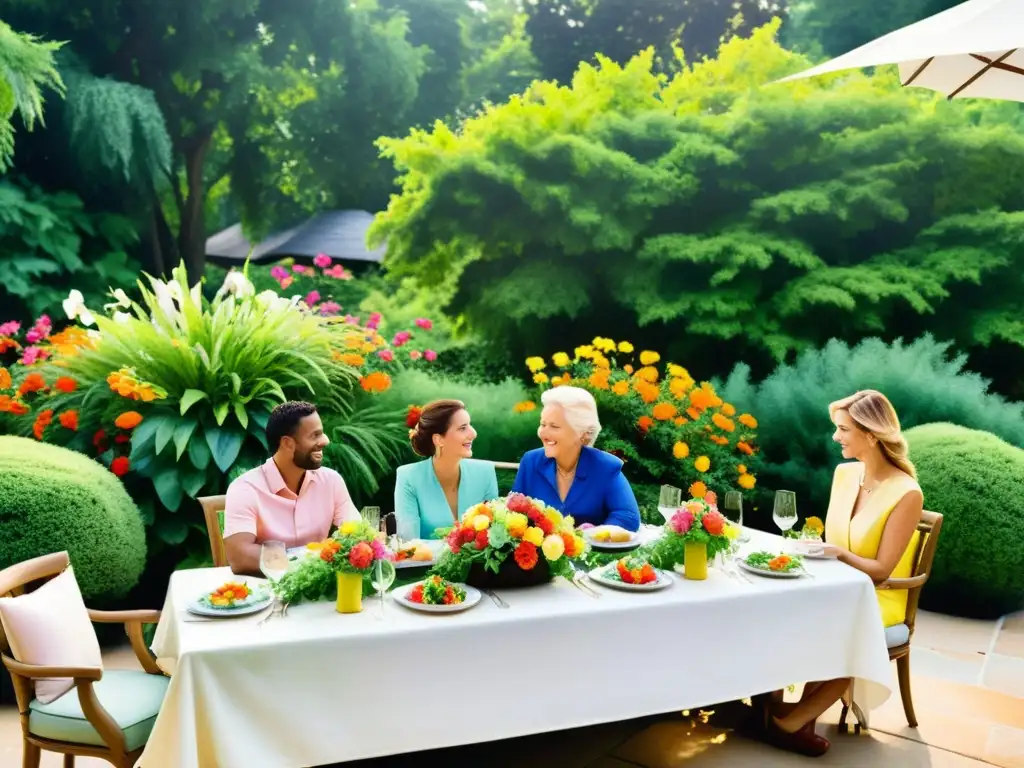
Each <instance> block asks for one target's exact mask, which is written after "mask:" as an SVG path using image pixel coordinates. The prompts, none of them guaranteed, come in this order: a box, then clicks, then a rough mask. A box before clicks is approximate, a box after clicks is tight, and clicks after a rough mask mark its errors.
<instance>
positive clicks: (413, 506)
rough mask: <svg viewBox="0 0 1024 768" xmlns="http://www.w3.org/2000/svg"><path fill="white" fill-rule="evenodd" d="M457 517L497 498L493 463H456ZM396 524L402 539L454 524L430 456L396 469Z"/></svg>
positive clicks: (423, 535)
mask: <svg viewBox="0 0 1024 768" xmlns="http://www.w3.org/2000/svg"><path fill="white" fill-rule="evenodd" d="M459 470H460V472H459V516H460V517H461V516H462V513H463V512H465V511H466V510H467V509H469V508H470V507H472V506H473V505H474V504H479V503H480V502H482V501H490V500H492V499H496V498H498V476H497V475H496V474H495V472H494V465H493V464H492V463H491V462H489V461H481V460H480V459H463V460H462V461H461V462H459ZM395 523H396V526H397V532H398V536H399V537H400V538H401V539H402V540H403V541H411V540H412V539H433V538H437V537H436V536H435V534H434V531H436V530H437V529H438V528H450V527H452V525H454V524H455V517H454V515H452V509H451V507H449V506H448V499H447V498H445V495H444V490H443V489H442V488H441V483H440V482H439V481H438V479H437V475H436V474H434V462H433V461H432V460H431V459H425V460H423V461H417V462H416V463H415V464H406V465H404V466H401V467H399V468H398V476H397V479H396V482H395Z"/></svg>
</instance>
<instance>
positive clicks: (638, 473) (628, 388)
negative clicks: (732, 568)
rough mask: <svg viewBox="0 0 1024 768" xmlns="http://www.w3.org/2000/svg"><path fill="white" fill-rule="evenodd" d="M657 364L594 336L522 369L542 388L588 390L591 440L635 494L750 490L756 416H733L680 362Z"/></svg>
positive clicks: (522, 406)
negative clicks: (592, 405)
mask: <svg viewBox="0 0 1024 768" xmlns="http://www.w3.org/2000/svg"><path fill="white" fill-rule="evenodd" d="M660 362H661V356H660V355H659V354H658V353H657V352H654V351H650V350H645V351H641V352H639V354H637V353H636V351H635V350H634V348H633V345H632V344H631V343H629V342H627V341H623V342H619V343H618V344H617V343H615V342H614V341H612V340H611V339H606V338H601V337H598V338H595V339H594V340H593V341H592V342H591V343H590V344H587V345H583V346H580V347H577V348H576V349H575V350H574V353H573V355H572V356H570V355H569V354H568V353H566V352H558V353H556V354H554V355H552V357H551V360H550V364H549V361H548V360H545V359H544V358H542V357H530V358H527V360H526V366H527V368H528V369H529V371H530V374H531V376H532V378H533V382H534V384H536V385H537V387H538V388H539V389H540V390H542V391H543V390H544V389H548V388H550V387H557V386H561V385H572V386H577V387H582V388H584V389H586V390H588V391H589V392H590V393H591V394H593V395H594V398H595V400H596V401H597V404H598V409H599V411H600V417H601V423H602V425H603V430H602V432H601V436H600V438H599V441H598V445H599V447H601V448H604V449H605V450H608V451H610V452H612V453H615V454H616V455H618V456H619V457H620V458H622V459H623V460H624V461H625V462H626V465H625V472H626V474H627V476H628V477H629V478H630V480H631V481H632V482H633V483H634V487H635V488H636V486H638V485H639V486H640V488H636V489H637V490H638V491H643V486H657V485H662V484H670V485H678V486H681V487H683V488H686V489H688V490H689V491H690V495H691V496H693V497H697V498H702V497H703V496H704V495H705V494H706V492H707V489H708V488H713V489H715V490H717V491H718V492H724V491H727V490H732V489H736V490H741V491H750V490H752V489H753V488H754V487H755V485H756V484H757V477H756V475H755V474H754V472H753V471H752V467H753V465H754V464H755V463H756V461H757V419H756V418H754V416H753V415H752V414H749V413H737V411H736V408H734V407H733V406H732V405H731V404H730V403H727V402H724V401H723V400H722V398H721V397H719V395H718V393H717V392H716V391H715V389H714V387H712V386H711V384H709V383H708V382H702V383H700V384H698V383H697V382H696V381H695V380H694V378H693V377H692V376H691V375H690V372H689V371H688V370H687V369H686V368H684V367H682V366H681V365H676V364H674V363H668V364H667V365H664V367H663V368H662V367H659V363H660ZM534 408H535V404H534V403H532V402H522V403H518V404H516V405H515V406H514V410H515V411H516V412H518V413H522V414H526V413H530V412H531V411H532V410H534ZM638 495H640V496H642V495H643V494H642V493H639V494H638ZM640 500H641V503H643V501H644V499H643V498H641V499H640Z"/></svg>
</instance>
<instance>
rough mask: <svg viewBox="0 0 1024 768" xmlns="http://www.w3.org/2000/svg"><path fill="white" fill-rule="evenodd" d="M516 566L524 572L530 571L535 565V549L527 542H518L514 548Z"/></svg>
mask: <svg viewBox="0 0 1024 768" xmlns="http://www.w3.org/2000/svg"><path fill="white" fill-rule="evenodd" d="M515 558H516V564H517V565H518V566H519V567H520V568H522V569H523V570H524V571H532V570H533V567H534V566H535V565H536V564H537V547H536V546H535V545H533V544H531V543H530V542H528V541H521V542H519V546H518V547H516V554H515Z"/></svg>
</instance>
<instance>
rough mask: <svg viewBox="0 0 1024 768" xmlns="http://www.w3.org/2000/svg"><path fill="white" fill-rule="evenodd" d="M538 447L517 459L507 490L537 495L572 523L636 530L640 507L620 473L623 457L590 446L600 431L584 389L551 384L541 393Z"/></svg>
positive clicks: (599, 422) (595, 415)
mask: <svg viewBox="0 0 1024 768" xmlns="http://www.w3.org/2000/svg"><path fill="white" fill-rule="evenodd" d="M541 403H542V404H543V406H544V408H543V410H542V411H541V414H540V428H539V429H538V430H537V437H539V438H540V441H541V443H542V446H543V447H541V448H537V449H536V450H533V451H529V452H528V453H527V454H526V455H525V456H523V458H522V461H521V462H520V463H519V472H518V474H516V481H515V485H514V486H513V487H512V490H513V491H514V492H517V493H522V494H525V495H526V496H530V497H532V498H535V499H540V500H541V501H543V502H544V503H546V504H549V505H550V506H552V507H554V508H555V509H557V510H559V511H560V512H562V514H565V515H572V517H573V519H575V521H576V524H577V525H582V524H583V523H591V524H593V525H617V526H619V527H621V528H625V529H626V530H627V531H636V530H638V529H639V528H640V509H639V507H637V503H636V496H634V495H633V489H632V488H630V486H629V482H628V481H627V480H626V478H625V476H624V475H623V474H622V461H621V459H619V458H618V457H616V456H613V455H612V454H610V453H606V452H605V451H600V450H598V449H597V448H594V447H593V445H594V441H596V440H597V436H598V435H599V434H600V432H601V421H600V420H599V419H598V417H597V403H595V402H594V398H593V396H592V395H591V394H590V393H589V392H587V391H586V390H585V389H580V388H578V387H555V388H554V389H549V390H547V391H546V392H545V393H544V394H543V396H542V397H541Z"/></svg>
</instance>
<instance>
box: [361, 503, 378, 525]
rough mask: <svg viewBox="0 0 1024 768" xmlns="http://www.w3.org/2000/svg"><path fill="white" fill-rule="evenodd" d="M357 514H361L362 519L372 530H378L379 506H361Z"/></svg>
mask: <svg viewBox="0 0 1024 768" xmlns="http://www.w3.org/2000/svg"><path fill="white" fill-rule="evenodd" d="M359 514H361V515H362V516H363V520H365V521H366V524H367V525H369V526H370V527H371V528H373V530H375V531H378V530H380V507H363V510H362V512H360V513H359Z"/></svg>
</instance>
